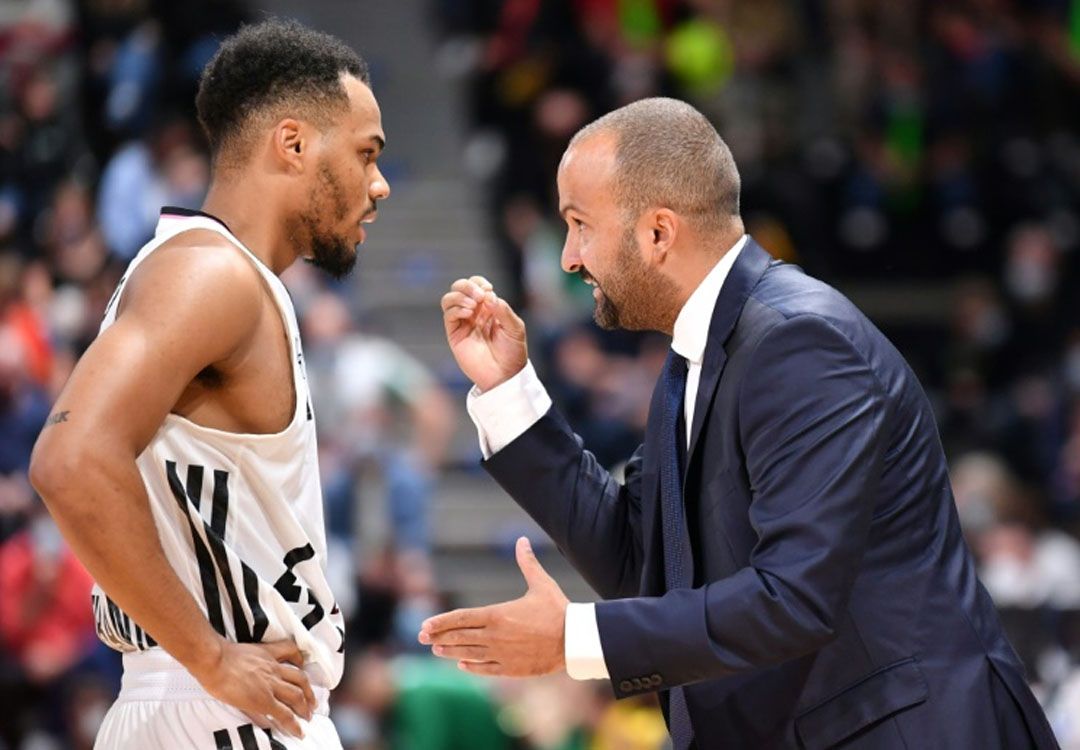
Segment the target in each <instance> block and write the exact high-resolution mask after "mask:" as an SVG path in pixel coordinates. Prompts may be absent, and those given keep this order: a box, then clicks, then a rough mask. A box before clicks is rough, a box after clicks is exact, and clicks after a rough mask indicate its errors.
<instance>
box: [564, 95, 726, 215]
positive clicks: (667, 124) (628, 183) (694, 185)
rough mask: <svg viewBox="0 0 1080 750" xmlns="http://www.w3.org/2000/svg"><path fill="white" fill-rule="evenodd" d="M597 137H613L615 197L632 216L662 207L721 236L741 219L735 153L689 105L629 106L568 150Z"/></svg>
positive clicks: (591, 127) (645, 102)
mask: <svg viewBox="0 0 1080 750" xmlns="http://www.w3.org/2000/svg"><path fill="white" fill-rule="evenodd" d="M599 133H612V134H614V135H615V138H616V146H615V163H616V168H615V193H616V199H617V200H618V202H619V204H620V206H621V207H622V209H623V211H624V212H626V214H627V215H628V216H630V217H633V218H636V217H637V216H638V215H640V214H641V212H642V211H644V210H645V209H646V208H647V207H648V206H650V205H662V206H667V207H668V208H671V209H672V210H674V211H677V212H679V213H681V214H685V215H687V216H689V217H691V218H692V219H695V220H697V222H698V223H699V224H700V225H701V226H702V227H703V228H706V229H710V230H720V229H722V228H723V227H724V226H725V224H726V223H727V222H728V221H730V219H731V217H733V216H736V217H737V216H738V215H739V192H740V180H739V170H738V169H737V168H736V166H735V160H734V158H732V156H731V151H730V150H729V149H728V147H727V144H726V143H724V141H723V139H722V138H721V137H720V134H719V133H717V132H716V128H714V127H713V125H712V123H710V122H709V121H708V120H707V119H706V118H705V116H704V115H703V114H701V112H699V111H697V110H696V109H694V108H693V107H692V106H690V105H689V104H687V103H686V102H682V101H679V100H677V99H666V98H662V97H657V98H652V99H642V100H640V101H636V102H633V103H631V104H627V105H626V106H625V107H620V108H619V109H616V110H615V111H613V112H609V113H608V114H606V115H604V116H603V117H601V118H600V119H598V120H595V121H593V122H591V123H589V124H588V125H586V126H585V127H583V128H582V129H581V130H579V131H578V132H577V134H576V135H575V136H574V137H573V138H572V139H571V140H570V146H569V147H568V148H570V147H573V146H574V145H575V144H577V143H580V142H581V141H583V140H585V139H587V138H589V137H591V136H593V135H597V134H599Z"/></svg>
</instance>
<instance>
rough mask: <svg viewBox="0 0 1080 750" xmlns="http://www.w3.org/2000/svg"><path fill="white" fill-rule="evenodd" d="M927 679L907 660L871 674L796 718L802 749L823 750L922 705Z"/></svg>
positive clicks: (926, 693)
mask: <svg viewBox="0 0 1080 750" xmlns="http://www.w3.org/2000/svg"><path fill="white" fill-rule="evenodd" d="M929 694H930V691H929V688H928V687H927V685H926V678H925V677H923V673H922V670H921V669H919V665H918V663H917V662H916V660H915V657H910V658H908V659H904V660H902V661H898V662H894V663H892V664H889V665H887V666H885V667H882V668H881V669H878V670H876V671H874V672H871V673H870V674H869V675H867V676H866V677H863V678H862V679H861V680H859V681H858V682H856V683H854V684H852V685H849V686H848V687H846V688H844V689H843V690H842V691H841V692H840V693H838V694H836V695H834V696H833V697H832V698H829V699H828V700H826V701H824V702H823V703H819V704H818V705H816V706H814V707H813V708H811V709H810V710H808V711H803V712H802V713H801V714H799V715H798V716H796V717H795V734H796V735H797V736H798V738H799V744H800V746H801V747H804V748H807V750H823V749H824V748H829V747H833V746H835V745H837V744H839V743H841V742H843V741H844V740H845V739H847V738H848V737H850V736H851V735H853V734H855V733H856V732H858V731H860V730H862V729H866V728H868V727H870V726H872V725H873V724H876V723H877V722H879V721H882V720H883V719H886V718H888V717H890V716H892V715H893V714H896V713H899V712H900V711H903V710H904V709H906V708H910V707H912V706H916V705H918V704H920V703H922V702H924V701H925V700H926V699H927V697H928V696H929Z"/></svg>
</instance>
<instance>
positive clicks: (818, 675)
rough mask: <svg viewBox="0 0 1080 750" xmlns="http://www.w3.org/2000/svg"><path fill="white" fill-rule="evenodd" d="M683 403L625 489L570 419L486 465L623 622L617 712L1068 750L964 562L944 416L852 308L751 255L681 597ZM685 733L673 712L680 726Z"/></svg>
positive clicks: (789, 738)
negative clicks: (675, 550)
mask: <svg viewBox="0 0 1080 750" xmlns="http://www.w3.org/2000/svg"><path fill="white" fill-rule="evenodd" d="M664 401H665V389H664V388H663V387H662V385H659V384H658V386H657V388H656V390H655V392H654V395H653V401H652V404H651V408H650V415H649V422H648V426H647V428H646V436H645V443H644V445H643V446H641V448H639V449H638V451H637V452H636V453H635V454H634V456H633V457H632V458H631V459H630V461H629V463H628V465H627V467H626V471H625V478H624V480H623V481H622V482H621V483H620V482H618V481H616V480H615V479H614V478H613V477H612V476H611V475H610V474H609V473H608V472H607V471H606V470H605V469H604V468H603V467H602V466H600V465H599V464H598V463H597V461H596V460H595V458H594V457H593V456H592V455H591V454H590V453H589V452H588V451H587V450H585V448H584V446H583V445H582V443H581V441H580V440H579V439H578V438H577V437H576V436H575V435H574V433H573V432H572V430H571V429H570V427H569V426H568V425H567V424H566V422H565V420H564V419H563V418H562V417H561V416H560V415H559V414H558V412H557V411H556V410H554V409H553V410H551V411H550V412H548V414H547V415H545V416H544V417H543V418H541V419H540V420H539V421H538V422H537V423H536V424H535V425H533V426H532V427H531V428H530V429H529V430H527V431H526V432H525V433H524V434H523V435H522V436H521V437H519V438H518V439H517V440H515V441H514V442H513V443H511V444H510V445H509V446H507V447H506V448H504V449H503V450H501V451H499V453H497V454H496V455H494V456H492V457H491V458H490V459H489V460H488V461H486V462H485V466H486V468H487V470H488V471H489V472H490V473H491V474H492V476H493V477H495V478H496V480H497V481H498V482H499V483H500V484H501V485H502V486H503V487H504V488H505V489H506V490H507V491H508V492H509V493H510V494H511V495H512V496H513V497H514V499H515V500H516V501H517V502H518V503H519V504H520V505H521V506H522V507H524V508H525V509H526V510H527V511H528V512H529V514H530V515H532V517H533V518H534V519H535V520H536V521H537V522H538V523H539V524H540V525H541V526H542V527H543V528H544V529H545V531H546V532H547V533H548V534H549V535H550V536H551V537H552V539H554V540H555V542H556V543H557V544H558V546H559V548H560V549H561V550H562V552H563V554H564V555H565V556H566V557H567V558H568V559H569V560H570V561H571V562H572V563H573V565H574V566H575V567H576V568H577V569H578V570H579V571H580V572H581V574H582V575H583V576H584V578H585V579H586V580H587V581H588V582H589V583H590V585H592V587H593V588H594V589H595V590H596V591H597V593H598V594H599V595H600V596H601V597H602V598H603V599H604V601H601V602H599V603H598V604H597V606H596V617H597V624H598V626H599V630H600V639H601V643H602V646H603V650H604V660H605V663H606V664H607V667H608V670H609V673H610V676H611V683H612V687H613V689H614V691H615V694H616V695H617V696H619V697H624V696H630V695H636V694H640V693H644V692H648V691H659V692H660V695H661V704H662V705H663V706H664V708H665V710H669V706H668V703H669V701H668V700H667V699H666V697H667V693H668V691H669V690H671V688H673V687H677V686H681V687H682V689H683V695H684V697H685V701H686V707H687V712H688V714H689V716H690V719H691V722H692V724H693V730H694V735H695V743H696V746H697V747H699V748H719V747H738V748H743V747H745V748H824V747H843V748H848V749H854V748H874V750H881V749H882V748H885V749H891V748H915V747H917V748H921V749H922V748H950V749H951V748H973V749H974V748H978V749H979V750H993V749H995V748H1002V749H1003V750H1004V749H1005V748H1008V749H1009V750H1013V749H1014V748H1023V747H1038V748H1053V747H1056V746H1057V744H1056V741H1055V739H1054V737H1053V735H1052V733H1051V730H1050V727H1049V725H1048V724H1047V721H1046V718H1045V716H1044V715H1043V712H1042V710H1041V709H1040V707H1039V705H1038V703H1037V701H1036V700H1035V698H1034V696H1033V695H1032V693H1031V691H1030V690H1029V689H1028V688H1027V686H1026V684H1025V680H1024V675H1023V668H1022V666H1021V665H1020V662H1019V660H1018V658H1017V657H1016V654H1015V653H1014V651H1013V649H1012V647H1011V646H1010V645H1009V643H1008V642H1007V640H1006V638H1005V636H1004V634H1003V632H1002V628H1001V624H1000V621H999V619H998V616H997V613H996V611H995V610H994V607H993V603H992V602H991V600H990V597H989V595H988V594H987V593H986V590H985V589H984V588H983V587H982V585H981V584H980V583H979V581H978V579H977V578H976V575H975V565H974V562H973V560H972V557H971V554H970V552H969V551H968V549H967V546H966V545H965V543H964V540H963V537H962V535H961V531H960V524H959V520H958V518H957V514H956V509H955V504H954V501H953V497H952V492H951V488H950V483H949V477H948V473H947V469H946V462H945V456H944V453H943V451H942V448H941V443H940V440H939V438H938V434H937V428H936V425H935V422H934V415H933V412H932V411H931V408H930V405H929V402H928V400H927V398H926V396H925V394H924V393H923V391H922V389H921V387H920V386H919V384H918V381H917V380H916V378H915V375H914V374H913V373H912V371H911V369H910V368H909V367H908V365H907V363H906V362H905V361H904V359H903V357H901V355H900V354H899V353H898V352H897V351H896V349H895V348H894V347H893V346H892V345H891V344H890V343H889V341H888V340H887V339H886V338H885V337H884V336H883V335H882V334H881V333H880V332H879V331H878V330H877V329H876V328H875V327H874V326H873V324H872V323H871V322H870V321H869V320H867V319H866V317H865V316H863V315H862V314H861V313H860V312H859V311H858V310H857V309H856V308H855V307H854V306H853V305H852V304H851V303H850V302H849V301H848V300H847V299H845V298H844V297H843V296H842V295H841V294H839V293H838V292H837V291H836V290H834V289H832V288H830V287H829V286H827V285H826V284H823V283H821V282H819V281H817V280H815V279H812V278H810V277H808V276H807V275H805V274H804V273H803V272H802V271H801V270H800V269H798V268H797V267H795V266H792V265H787V264H783V263H779V262H776V261H773V260H772V259H771V258H770V257H769V256H768V254H767V253H765V251H764V250H762V249H761V248H760V247H759V246H758V245H757V244H756V243H754V242H753V241H750V242H748V244H747V245H746V247H744V249H743V251H742V252H741V253H740V255H739V257H738V259H737V260H736V262H735V265H734V267H733V268H732V270H731V273H730V275H729V276H728V278H727V280H726V281H725V283H724V287H723V289H722V290H721V292H720V296H719V299H718V301H717V304H716V307H715V309H714V311H713V315H712V318H711V320H710V321H709V335H708V344H707V347H706V350H705V355H704V361H703V364H702V370H701V382H700V385H699V388H698V393H697V397H696V400H695V408H694V416H693V423H692V424H691V425H690V448H689V451H688V453H687V460H686V467H685V471H684V473H683V474H682V488H683V493H682V494H683V498H684V504H683V512H684V516H685V519H686V526H687V530H688V535H689V544H690V549H691V556H692V571H693V581H692V585H691V586H690V587H684V588H675V589H671V590H668V586H667V581H666V577H665V576H666V565H665V554H664V531H663V519H664V510H663V508H662V504H663V498H662V494H663V493H662V491H661V472H662V468H661V464H662V461H663V458H662V454H663V450H664V448H663V446H664V444H665V441H667V440H670V439H671V432H670V424H667V425H665V424H664V422H665V418H664ZM669 715H670V711H669Z"/></svg>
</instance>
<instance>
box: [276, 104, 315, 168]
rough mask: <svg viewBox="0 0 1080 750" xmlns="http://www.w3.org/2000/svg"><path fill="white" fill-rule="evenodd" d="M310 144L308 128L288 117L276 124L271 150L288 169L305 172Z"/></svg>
mask: <svg viewBox="0 0 1080 750" xmlns="http://www.w3.org/2000/svg"><path fill="white" fill-rule="evenodd" d="M310 146H311V143H310V139H309V138H308V137H307V134H306V129H305V128H304V127H303V125H301V123H300V122H299V121H298V120H294V119H293V118H291V117H287V118H285V119H284V120H282V121H281V122H279V123H278V124H277V125H276V126H274V136H273V142H272V144H271V151H272V152H273V154H274V156H275V157H276V158H277V159H278V161H279V162H280V163H281V164H282V165H283V166H284V167H285V168H286V169H289V170H294V171H296V172H303V171H304V164H305V162H306V161H307V158H306V156H307V151H308V149H309V148H310Z"/></svg>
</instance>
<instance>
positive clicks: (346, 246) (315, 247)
mask: <svg viewBox="0 0 1080 750" xmlns="http://www.w3.org/2000/svg"><path fill="white" fill-rule="evenodd" d="M317 177H318V180H319V186H318V188H317V189H316V190H315V191H314V192H313V193H312V195H311V202H310V204H309V205H308V208H307V211H305V212H304V213H303V214H301V215H300V222H301V223H302V224H303V227H304V234H306V235H307V241H308V244H309V246H310V250H311V257H309V258H307V261H308V262H309V263H311V264H312V265H313V266H315V267H317V268H321V269H322V270H324V271H326V272H327V273H328V274H330V275H331V276H333V277H334V278H335V279H342V278H344V277H345V276H347V275H348V274H349V272H350V271H352V269H353V267H354V266H355V265H356V258H357V252H356V244H355V243H354V242H352V241H350V240H349V239H348V238H347V237H342V236H340V235H337V234H334V232H333V230H332V229H328V228H327V227H339V226H341V225H342V224H344V223H345V220H346V218H347V217H348V214H349V201H348V199H347V197H346V195H345V190H344V189H343V188H342V187H341V184H340V183H339V182H338V181H337V179H336V178H335V177H334V174H333V172H331V171H330V168H329V166H328V165H326V164H320V165H319V171H318V172H317Z"/></svg>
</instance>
